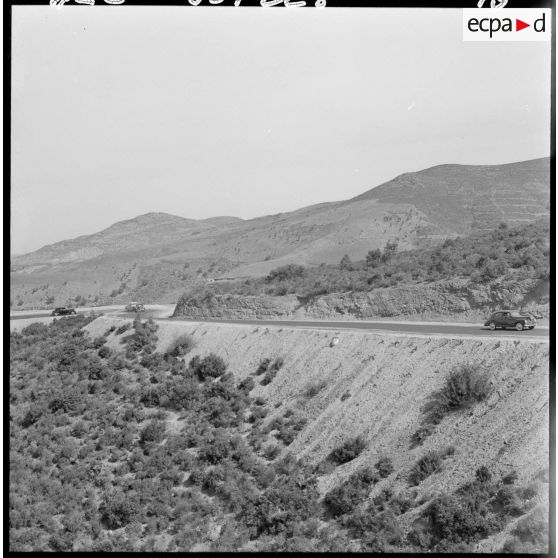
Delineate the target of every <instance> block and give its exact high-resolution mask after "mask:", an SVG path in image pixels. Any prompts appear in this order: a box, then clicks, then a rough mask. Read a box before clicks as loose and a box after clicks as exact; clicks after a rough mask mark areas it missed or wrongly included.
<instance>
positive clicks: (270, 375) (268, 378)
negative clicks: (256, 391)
mask: <svg viewBox="0 0 558 558" xmlns="http://www.w3.org/2000/svg"><path fill="white" fill-rule="evenodd" d="M275 376H277V370H275V369H274V368H270V369H269V370H268V371H267V372H266V373H265V376H264V377H263V379H262V381H261V382H260V384H261V385H262V386H267V385H269V384H271V382H273V380H274V379H275Z"/></svg>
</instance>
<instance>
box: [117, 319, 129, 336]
mask: <svg viewBox="0 0 558 558" xmlns="http://www.w3.org/2000/svg"><path fill="white" fill-rule="evenodd" d="M131 328H132V324H131V323H129V322H127V323H125V324H122V325H121V326H120V327H119V328H117V329H116V332H115V333H116V335H122V334H123V333H126V332H127V331H128V330H129V329H131Z"/></svg>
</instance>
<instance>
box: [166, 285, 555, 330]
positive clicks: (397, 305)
mask: <svg viewBox="0 0 558 558" xmlns="http://www.w3.org/2000/svg"><path fill="white" fill-rule="evenodd" d="M548 302H549V282H548V281H525V282H523V283H518V284H515V285H513V286H511V287H510V286H509V285H507V286H506V287H502V285H501V284H500V282H499V281H494V282H491V283H489V284H486V285H474V286H471V285H470V284H468V282H467V280H466V279H455V280H450V281H438V282H435V283H430V284H424V285H408V286H401V287H388V288H378V289H374V290H373V291H371V292H347V293H337V294H329V295H323V296H317V297H313V298H311V299H310V300H305V299H303V298H301V297H297V296H295V295H287V296H265V295H262V296H241V295H234V294H225V295H216V296H211V297H207V298H205V299H200V298H193V299H190V298H188V297H187V296H185V297H183V298H181V299H180V301H179V302H178V304H177V305H176V309H175V312H174V317H188V318H194V319H196V318H230V319H281V318H291V319H297V318H298V319H305V318H318V319H337V320H339V319H377V318H388V317H398V318H409V317H416V318H421V319H440V320H446V319H450V320H454V321H460V320H461V321H470V320H473V321H478V320H481V319H483V318H485V317H486V316H487V315H488V314H490V313H491V312H492V311H494V310H496V309H498V308H516V307H517V308H523V310H525V311H531V312H533V313H534V314H536V315H539V316H542V317H545V318H547V317H548V314H549V305H548Z"/></svg>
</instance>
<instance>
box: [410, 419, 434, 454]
mask: <svg viewBox="0 0 558 558" xmlns="http://www.w3.org/2000/svg"><path fill="white" fill-rule="evenodd" d="M435 428H436V425H435V424H432V423H427V424H423V425H422V426H420V427H419V428H418V430H417V431H416V432H415V433H414V434H413V435H412V436H411V449H412V448H416V447H418V446H421V445H422V443H423V442H424V440H426V438H428V437H429V436H430V435H431V434H432V432H434V429H435Z"/></svg>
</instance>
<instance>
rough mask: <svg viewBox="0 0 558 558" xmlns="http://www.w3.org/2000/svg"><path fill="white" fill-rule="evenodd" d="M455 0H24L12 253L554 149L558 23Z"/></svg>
mask: <svg viewBox="0 0 558 558" xmlns="http://www.w3.org/2000/svg"><path fill="white" fill-rule="evenodd" d="M461 18H462V12H461V10H453V9H452V10H449V9H448V10H426V9H415V10H396V9H381V10H380V9H362V8H361V9H350V8H349V9H336V8H325V9H322V10H318V9H314V8H304V9H299V10H296V9H295V10H286V9H281V8H279V9H277V8H275V9H263V8H238V9H234V8H232V7H231V8H218V7H206V8H203V7H196V8H192V7H187V8H186V7H185V8H171V7H152V8H151V7H131V6H128V7H127V6H126V5H124V6H95V7H88V6H64V7H63V8H62V9H59V10H57V9H53V8H50V7H48V6H19V7H13V28H12V29H13V58H12V59H13V63H12V70H13V75H12V111H13V112H12V116H13V120H12V165H13V166H12V183H11V188H12V253H22V252H28V251H31V250H34V249H36V248H39V247H40V246H43V245H45V244H49V243H52V242H56V241H58V240H62V239H67V238H72V237H75V236H78V235H81V234H90V233H93V232H97V231H99V230H101V229H103V228H105V227H107V226H109V225H110V224H112V223H114V222H116V221H119V220H122V219H128V218H132V217H134V216H136V215H140V214H142V213H147V212H151V211H162V212H168V213H172V214H175V215H181V216H184V217H191V218H195V219H200V218H207V217H211V216H216V215H235V216H238V217H243V218H251V217H257V216H261V215H265V214H272V213H279V212H283V211H289V210H293V209H297V208H300V207H303V206H305V205H310V204H313V203H319V202H323V201H333V200H341V199H346V198H350V197H352V196H355V195H357V194H360V193H362V192H364V191H366V190H368V189H370V188H372V187H374V186H377V185H379V184H381V183H382V182H385V181H387V180H389V179H391V178H393V177H394V176H396V175H398V174H401V173H403V172H408V171H415V170H420V169H423V168H426V167H429V166H433V165H437V164H441V163H466V164H492V163H494V164H496V163H506V162H513V161H519V160H525V159H532V158H536V157H543V156H547V155H549V152H550V43H526V42H519V43H472V42H468V43H465V42H463V41H462V36H461V33H462V31H461V26H462V23H461Z"/></svg>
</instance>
